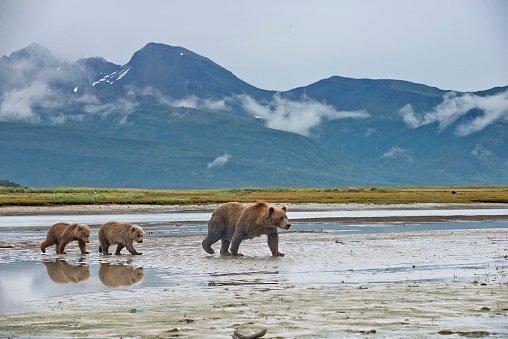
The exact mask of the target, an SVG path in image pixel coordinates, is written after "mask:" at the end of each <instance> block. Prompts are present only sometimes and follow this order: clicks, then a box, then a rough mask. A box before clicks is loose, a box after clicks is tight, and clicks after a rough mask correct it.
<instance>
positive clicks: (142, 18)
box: [0, 0, 508, 90]
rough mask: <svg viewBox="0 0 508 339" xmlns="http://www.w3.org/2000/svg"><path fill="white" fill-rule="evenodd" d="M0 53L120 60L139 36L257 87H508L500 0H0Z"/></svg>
mask: <svg viewBox="0 0 508 339" xmlns="http://www.w3.org/2000/svg"><path fill="white" fill-rule="evenodd" d="M0 15H1V17H0V54H1V55H3V54H9V53H10V52H12V51H13V50H17V49H20V48H23V47H25V46H26V45H28V44H30V43H32V42H37V43H39V44H41V45H43V46H46V47H47V48H49V49H50V50H52V51H53V53H54V54H55V55H57V56H60V57H63V58H66V59H70V60H74V59H77V58H79V57H87V56H102V57H104V58H106V59H108V60H110V61H113V62H115V63H119V64H124V63H126V62H127V61H128V60H129V58H130V56H131V55H132V54H133V53H134V52H135V51H136V50H137V49H139V48H141V47H143V46H144V45H145V44H146V43H147V42H150V41H155V42H162V43H166V44H170V45H179V46H183V47H186V48H188V49H190V50H192V51H194V52H196V53H199V54H201V55H204V56H206V57H208V58H210V59H212V60H214V61H215V62H217V63H218V64H220V65H222V66H224V67H225V68H227V69H229V70H231V71H232V72H233V73H235V74H236V75H237V76H239V77H240V78H242V79H243V80H245V81H247V82H249V83H251V84H253V85H256V86H258V87H262V88H267V89H276V90H286V89H290V88H293V87H297V86H302V85H306V84H309V83H312V82H315V81H317V80H319V79H322V78H325V77H329V76H331V75H342V76H348V77H356V78H392V79H404V80H410V81H414V82H420V83H425V84H429V85H434V86H438V87H440V88H443V89H455V90H479V89H486V88H490V87H494V86H500V85H508V19H507V18H508V1H503V0H500V1H469V0H460V1H444V0H438V1H429V0H425V1H418V2H417V1H358V0H354V1H295V0H288V1H273V0H272V1H261V0H255V1H239V0H231V1H192V0H186V1H147V0H144V1H126V0H122V1H103V0H99V1H95V0H86V1H80V2H78V1H69V0H65V1H47V0H34V1H25V0H7V1H6V0H0Z"/></svg>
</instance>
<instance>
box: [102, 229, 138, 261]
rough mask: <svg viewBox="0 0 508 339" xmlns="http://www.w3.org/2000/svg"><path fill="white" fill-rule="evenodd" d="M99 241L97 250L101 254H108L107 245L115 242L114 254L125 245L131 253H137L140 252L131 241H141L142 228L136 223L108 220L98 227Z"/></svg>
mask: <svg viewBox="0 0 508 339" xmlns="http://www.w3.org/2000/svg"><path fill="white" fill-rule="evenodd" d="M99 241H100V247H99V252H101V253H102V254H106V255H108V254H110V253H109V252H108V249H109V246H110V245H114V244H117V245H118V246H117V247H116V252H115V254H117V255H118V254H120V251H121V250H122V249H123V248H124V247H126V248H127V250H128V251H129V252H130V253H131V254H134V255H139V254H142V253H141V252H138V251H136V250H135V249H134V246H133V245H132V243H133V242H138V243H142V242H143V229H142V228H141V227H139V226H138V225H132V224H125V223H121V222H116V221H110V222H107V223H105V224H104V225H102V226H101V228H100V229H99Z"/></svg>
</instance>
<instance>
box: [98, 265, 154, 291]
mask: <svg viewBox="0 0 508 339" xmlns="http://www.w3.org/2000/svg"><path fill="white" fill-rule="evenodd" d="M143 276H144V275H143V268H142V267H138V268H134V267H132V266H126V265H112V264H108V263H102V264H101V267H100V269H99V279H100V280H101V282H102V283H103V284H104V285H106V286H108V287H120V286H129V285H133V284H139V283H141V282H142V281H143Z"/></svg>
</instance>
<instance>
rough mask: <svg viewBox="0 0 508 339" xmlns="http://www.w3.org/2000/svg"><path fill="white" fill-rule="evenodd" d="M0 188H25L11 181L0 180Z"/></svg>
mask: <svg viewBox="0 0 508 339" xmlns="http://www.w3.org/2000/svg"><path fill="white" fill-rule="evenodd" d="M0 187H23V186H22V185H20V184H16V183H15V182H12V181H10V180H0Z"/></svg>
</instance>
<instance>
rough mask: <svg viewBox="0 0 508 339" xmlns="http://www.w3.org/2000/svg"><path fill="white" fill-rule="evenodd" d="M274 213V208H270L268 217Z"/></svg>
mask: <svg viewBox="0 0 508 339" xmlns="http://www.w3.org/2000/svg"><path fill="white" fill-rule="evenodd" d="M274 211H275V208H273V207H270V208H269V209H268V216H271V215H272V213H273V212H274Z"/></svg>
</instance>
